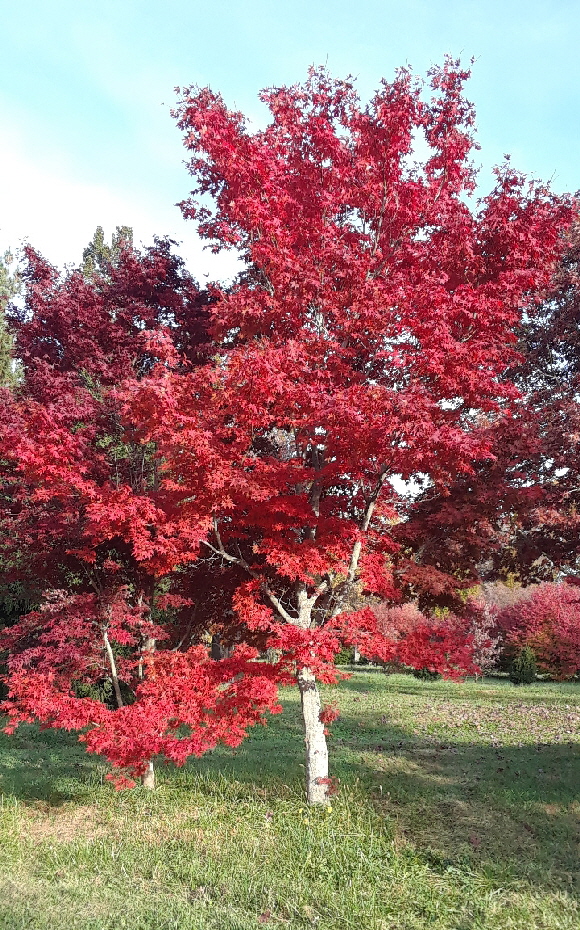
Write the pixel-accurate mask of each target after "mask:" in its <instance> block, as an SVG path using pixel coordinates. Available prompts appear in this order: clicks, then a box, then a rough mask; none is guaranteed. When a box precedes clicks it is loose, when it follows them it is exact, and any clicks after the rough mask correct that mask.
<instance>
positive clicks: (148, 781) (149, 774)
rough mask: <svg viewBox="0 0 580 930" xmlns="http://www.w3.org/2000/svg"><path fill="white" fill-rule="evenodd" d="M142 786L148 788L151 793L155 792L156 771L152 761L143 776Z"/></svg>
mask: <svg viewBox="0 0 580 930" xmlns="http://www.w3.org/2000/svg"><path fill="white" fill-rule="evenodd" d="M141 784H142V785H143V787H144V788H148V789H149V790H150V791H153V789H154V788H155V769H154V768H153V762H152V761H149V762H148V763H147V768H146V769H145V772H144V774H143V775H142V776H141Z"/></svg>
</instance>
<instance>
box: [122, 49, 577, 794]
mask: <svg viewBox="0 0 580 930" xmlns="http://www.w3.org/2000/svg"><path fill="white" fill-rule="evenodd" d="M467 76H468V75H467V73H466V72H465V71H463V70H462V69H461V67H460V66H459V64H458V63H456V62H453V61H447V62H446V63H445V65H444V66H443V67H441V68H437V69H434V70H433V71H432V72H431V74H430V85H431V88H432V97H431V99H430V100H427V101H425V100H424V99H423V96H422V91H423V85H422V84H421V82H419V81H417V80H415V79H414V78H413V77H412V75H411V74H410V73H409V72H408V71H405V70H403V71H400V72H399V73H398V74H397V76H396V78H395V80H394V81H393V82H391V83H388V82H384V83H383V84H382V85H381V88H380V89H379V91H378V92H377V93H376V95H375V96H374V97H373V99H372V100H371V101H370V103H369V104H368V105H366V106H363V105H362V104H361V103H360V101H359V99H358V97H357V95H356V93H355V90H354V88H353V86H352V84H351V83H349V82H348V81H334V80H332V79H331V78H330V77H329V76H328V75H327V73H326V72H325V71H324V70H320V69H319V70H313V71H311V73H310V76H309V78H308V80H307V82H306V83H305V84H304V85H297V86H294V87H289V88H278V89H273V90H268V91H265V92H264V93H263V94H262V96H261V99H262V101H263V102H264V103H265V104H266V106H267V107H268V108H269V110H270V113H271V120H270V122H269V124H268V125H267V126H266V128H265V129H258V130H255V131H251V129H250V127H249V126H248V124H247V122H246V120H245V119H244V117H243V116H242V114H240V113H237V112H232V111H230V110H228V109H227V107H226V105H225V103H224V102H223V100H222V99H221V97H220V96H219V95H218V94H215V93H213V92H212V91H211V90H208V89H198V88H189V89H187V90H185V91H184V92H183V94H182V97H181V102H180V104H179V107H178V109H177V114H176V115H177V118H178V122H179V126H180V128H181V129H182V130H183V132H184V139H185V145H186V147H187V148H188V150H189V151H190V152H191V161H190V172H191V174H192V176H193V178H194V179H195V185H196V186H195V190H194V191H193V194H192V197H191V198H190V199H189V200H187V201H185V202H184V203H183V205H182V209H183V213H184V215H185V216H186V217H190V218H192V219H195V220H196V221H197V223H198V229H199V231H200V233H201V235H202V236H204V237H205V238H207V239H208V240H209V241H210V243H211V244H212V246H213V248H214V249H220V248H234V249H237V250H238V252H239V254H240V256H241V257H242V258H243V260H244V261H245V263H246V268H245V271H244V272H243V273H242V274H241V275H240V278H239V280H238V281H237V282H236V283H235V284H234V286H232V287H231V288H229V289H228V290H224V289H219V288H217V287H216V288H215V290H214V298H215V302H214V304H213V305H212V306H211V307H210V308H209V314H210V327H209V332H210V335H211V338H212V340H213V341H214V343H215V345H216V350H215V356H214V359H213V361H212V363H211V364H208V365H207V366H205V368H202V369H197V370H196V371H195V372H185V373H183V372H176V371H169V370H167V369H164V371H163V373H162V375H160V382H159V385H158V387H157V388H156V391H157V395H156V397H154V396H152V395H151V394H150V393H149V394H147V390H148V388H147V387H146V386H145V393H143V389H142V388H141V386H138V387H136V389H135V392H134V400H133V404H134V410H135V411H136V410H139V412H140V413H141V414H142V416H139V417H137V416H136V415H135V413H133V414H132V416H133V419H135V420H139V422H140V423H141V424H142V428H143V429H144V430H146V435H147V436H148V438H149V439H150V441H155V442H156V444H157V445H158V447H159V448H160V449H162V450H163V455H164V459H165V461H166V463H167V465H166V467H167V468H168V469H169V470H170V471H171V472H172V473H173V474H174V475H177V474H179V473H181V477H180V479H179V481H180V483H181V487H182V493H183V495H184V499H185V500H187V499H188V497H187V494H188V490H187V489H188V487H189V478H188V473H189V472H188V468H189V467H190V466H188V457H189V458H191V453H190V451H189V446H188V442H187V435H186V426H187V423H188V422H191V421H192V420H194V418H195V417H196V416H197V417H199V410H200V409H202V410H203V418H204V420H205V422H206V423H207V427H208V434H210V436H211V438H210V439H209V440H208V441H209V442H210V443H211V445H212V449H213V450H214V454H215V456H216V460H219V461H221V462H222V468H223V467H225V466H227V469H229V494H228V497H227V499H223V500H222V502H221V504H219V505H216V506H215V507H214V508H213V511H212V521H213V532H212V533H211V534H210V535H209V536H208V537H207V538H206V539H205V540H204V545H205V546H206V548H208V549H209V550H211V551H213V552H214V553H215V554H216V555H219V556H221V558H222V559H223V561H224V563H228V564H230V565H232V566H235V567H236V569H237V570H240V569H241V570H242V572H243V573H245V575H246V580H245V581H244V582H242V583H241V584H240V585H239V587H238V589H237V591H236V593H235V595H234V599H233V602H234V606H235V609H236V611H237V614H238V618H239V621H241V622H242V623H243V624H244V625H245V628H246V629H247V630H249V631H256V630H259V631H261V632H263V633H266V634H267V635H268V642H269V643H270V644H271V645H272V646H274V647H275V648H276V649H279V650H281V651H282V656H283V658H282V660H281V661H282V666H284V665H285V667H286V668H287V669H288V670H289V671H291V670H295V673H296V677H297V681H298V685H299V688H300V692H301V698H302V708H303V715H304V723H305V735H306V759H307V769H306V771H307V789H308V799H309V801H311V802H315V803H321V802H324V801H325V798H326V795H327V788H328V757H327V746H326V741H325V736H324V711H322V715H323V719H322V720H321V707H320V699H319V695H318V690H317V686H316V680H317V678H318V679H322V680H326V681H329V680H333V679H334V676H335V674H336V672H335V670H334V668H333V665H332V658H333V656H334V654H335V652H336V651H337V650H338V648H339V647H340V644H341V643H348V642H351V643H356V644H357V645H358V647H359V648H360V649H361V651H365V652H366V653H367V654H370V655H373V654H377V655H382V656H383V657H388V656H390V655H393V654H394V650H395V649H396V646H395V645H394V644H393V643H392V642H390V641H388V640H387V639H385V638H384V637H382V636H381V635H380V634H379V632H378V630H377V626H376V619H375V617H374V615H373V614H372V612H371V611H370V610H368V609H367V610H358V611H357V610H353V609H352V595H353V592H355V591H359V592H361V593H364V592H372V593H375V594H378V595H380V596H382V597H384V598H396V596H397V590H398V589H400V587H401V585H402V583H403V581H404V578H401V575H400V574H399V575H395V574H394V573H393V561H394V558H395V557H396V556H397V553H398V551H399V544H398V543H397V541H396V540H395V539H394V538H393V533H392V529H393V526H394V525H395V524H396V523H397V521H398V519H399V509H398V506H399V504H400V499H401V494H400V493H399V492H397V491H396V490H395V487H394V486H393V484H392V482H391V479H392V478H393V477H394V476H402V478H403V479H410V478H412V477H417V478H418V479H419V480H424V479H428V480H429V481H430V482H431V483H432V484H433V485H435V486H437V487H439V488H443V489H444V488H445V487H447V486H449V485H450V484H451V483H452V482H453V481H454V480H455V479H456V476H457V475H458V474H469V473H470V472H471V471H472V470H473V467H474V463H475V462H479V461H484V460H486V459H488V458H490V456H491V454H492V451H491V447H492V443H491V441H490V432H489V425H490V423H494V422H498V421H500V420H501V419H502V418H504V417H506V416H507V415H508V414H509V410H510V404H511V403H512V402H513V401H514V399H515V398H516V396H517V390H516V389H515V387H514V386H513V384H512V383H511V381H510V380H509V378H508V377H507V376H506V372H507V370H508V368H509V365H510V363H511V362H512V360H513V358H514V357H515V355H514V353H515V348H514V342H515V336H514V328H515V327H516V325H517V323H518V321H519V320H520V318H521V314H522V312H523V310H524V309H525V308H526V306H528V305H529V303H530V301H532V300H533V299H534V297H535V295H537V294H538V293H539V292H542V290H543V289H545V288H546V287H547V285H548V284H549V281H550V278H551V275H552V271H553V267H554V263H555V261H556V259H557V257H558V255H559V252H560V249H561V236H562V231H563V230H564V228H565V227H566V225H567V224H568V223H569V221H570V217H571V212H572V206H571V204H570V203H569V202H568V201H567V200H560V199H558V198H557V197H555V196H554V195H552V194H551V193H550V191H549V190H548V189H547V188H546V187H544V186H542V185H540V184H533V183H532V184H528V183H527V182H526V181H525V180H524V178H523V177H522V176H520V175H519V174H517V173H516V172H514V171H513V170H511V168H510V167H509V166H508V165H505V166H504V167H502V168H501V169H498V171H497V178H496V185H495V187H494V189H493V190H492V192H491V193H490V194H489V195H488V196H486V197H485V198H483V199H482V200H480V201H478V202H477V203H474V204H473V205H472V206H470V203H469V197H470V195H472V194H473V192H474V189H475V172H474V169H473V166H472V164H471V162H470V153H471V150H472V149H473V145H474V142H473V122H474V115H473V110H472V107H471V105H470V104H469V103H468V102H467V101H466V100H465V98H464V96H463V91H462V87H463V83H464V81H465V79H466V78H467ZM418 138H421V139H422V140H423V141H424V144H425V147H426V150H427V152H428V154H427V156H426V157H425V158H424V159H423V160H422V161H421V162H420V163H419V162H417V161H413V147H414V144H415V141H416V140H417V139H418ZM169 397H170V398H171V404H170V407H169V409H168V401H167V398H169ZM140 398H145V399H144V400H140ZM140 403H141V404H142V406H141V407H139V404H140ZM184 430H185V433H184ZM218 474H219V472H218ZM209 480H210V481H212V480H213V476H212V475H210V476H209ZM220 480H221V479H220ZM402 574H403V576H404V574H405V572H404V571H403V573H402ZM459 645H460V646H461V648H463V647H464V646H465V642H463V643H462V644H459ZM425 646H426V648H427V646H428V643H426V644H425ZM432 651H433V650H432ZM456 652H457V654H456V655H453V650H452V651H451V652H449V651H446V650H443V651H440V653H439V658H438V660H437V667H438V669H439V670H441V671H443V672H444V673H451V674H455V673H456V672H457V670H458V667H459V666H460V660H459V659H458V655H459V654H460V653H461V649H460V648H459V646H458V650H457V651H456ZM406 661H408V662H412V656H407V657H406ZM420 661H421V663H424V662H425V661H426V655H425V651H423V652H422V654H421V657H420Z"/></svg>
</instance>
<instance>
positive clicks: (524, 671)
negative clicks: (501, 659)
mask: <svg viewBox="0 0 580 930" xmlns="http://www.w3.org/2000/svg"><path fill="white" fill-rule="evenodd" d="M536 672H537V669H536V656H535V655H534V650H533V649H530V647H529V646H524V648H523V649H521V650H520V651H519V652H518V654H517V656H516V657H515V659H514V661H513V662H512V666H511V669H510V679H511V681H513V683H514V684H515V685H531V684H532V682H534V681H535V680H536Z"/></svg>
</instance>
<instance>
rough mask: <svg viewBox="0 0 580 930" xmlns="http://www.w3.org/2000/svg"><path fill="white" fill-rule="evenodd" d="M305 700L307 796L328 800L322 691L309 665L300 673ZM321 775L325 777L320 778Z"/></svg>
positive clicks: (321, 801) (313, 800) (310, 800)
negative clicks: (321, 717) (321, 715)
mask: <svg viewBox="0 0 580 930" xmlns="http://www.w3.org/2000/svg"><path fill="white" fill-rule="evenodd" d="M298 687H299V688H300V698H301V701H302V717H303V720H304V742H305V743H306V798H307V801H308V803H309V804H326V803H327V801H328V783H327V781H326V779H328V747H327V745H326V736H325V735H324V724H323V723H322V722H321V720H320V710H321V705H320V694H319V693H318V688H317V687H316V678H315V677H314V674H313V673H312V672H311V671H310V669H309V668H303V669H301V670H300V672H299V673H298ZM321 779H322V781H321Z"/></svg>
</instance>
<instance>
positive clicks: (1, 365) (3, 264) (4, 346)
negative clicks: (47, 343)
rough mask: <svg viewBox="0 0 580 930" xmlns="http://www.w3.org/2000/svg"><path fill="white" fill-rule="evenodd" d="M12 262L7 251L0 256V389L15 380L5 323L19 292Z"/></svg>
mask: <svg viewBox="0 0 580 930" xmlns="http://www.w3.org/2000/svg"><path fill="white" fill-rule="evenodd" d="M13 261H14V256H13V255H12V252H10V250H9V249H8V250H7V251H6V252H4V254H3V255H0V387H5V386H7V385H8V386H9V385H11V384H13V383H14V381H15V379H16V372H15V366H14V359H13V340H12V335H11V333H10V331H9V329H8V325H7V322H6V307H7V306H8V304H9V303H10V301H11V300H13V299H14V297H16V295H17V294H18V292H19V291H20V286H21V278H20V273H19V271H18V269H17V268H15V270H12V269H11V267H10V266H11V265H12V263H13Z"/></svg>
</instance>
